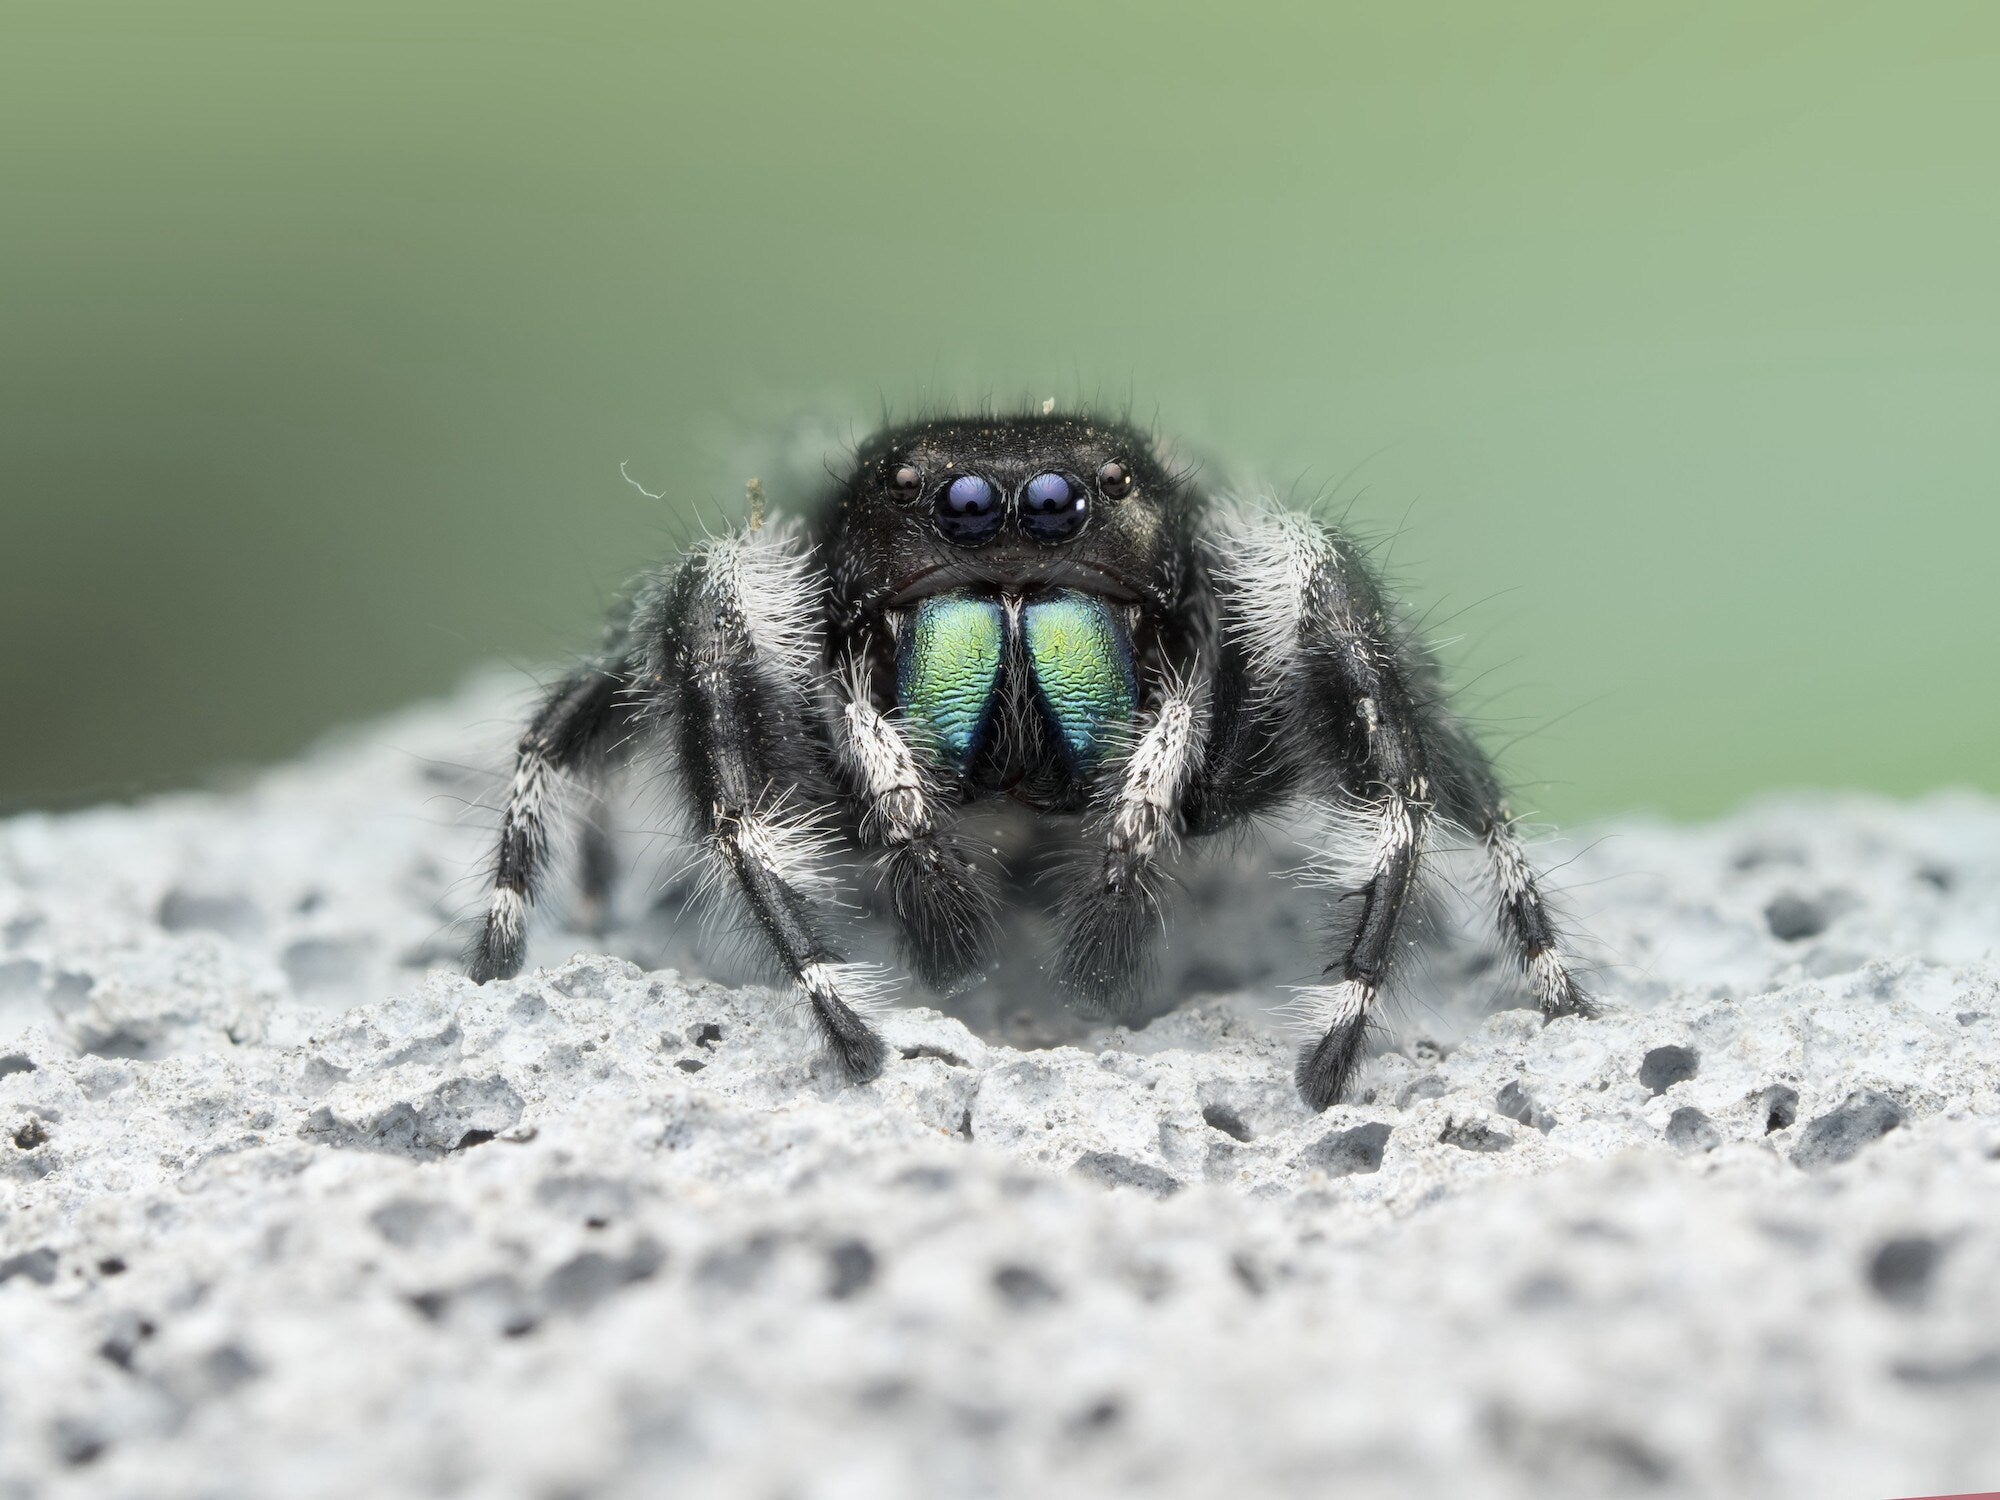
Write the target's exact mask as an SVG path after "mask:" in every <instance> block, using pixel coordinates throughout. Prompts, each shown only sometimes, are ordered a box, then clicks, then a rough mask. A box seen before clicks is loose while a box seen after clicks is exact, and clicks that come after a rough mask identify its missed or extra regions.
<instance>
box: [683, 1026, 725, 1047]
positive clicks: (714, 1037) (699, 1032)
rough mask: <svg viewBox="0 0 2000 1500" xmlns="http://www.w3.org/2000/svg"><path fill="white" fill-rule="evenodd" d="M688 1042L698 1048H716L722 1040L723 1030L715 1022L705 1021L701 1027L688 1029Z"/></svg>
mask: <svg viewBox="0 0 2000 1500" xmlns="http://www.w3.org/2000/svg"><path fill="white" fill-rule="evenodd" d="M688 1040H689V1041H691V1042H693V1043H694V1044H695V1045H696V1046H697V1047H710V1048H712V1047H714V1046H715V1044H716V1043H717V1042H719V1041H721V1040H722V1028H721V1027H720V1026H718V1025H716V1024H715V1022H713V1021H703V1022H702V1023H701V1024H700V1025H699V1026H690V1027H689V1028H688Z"/></svg>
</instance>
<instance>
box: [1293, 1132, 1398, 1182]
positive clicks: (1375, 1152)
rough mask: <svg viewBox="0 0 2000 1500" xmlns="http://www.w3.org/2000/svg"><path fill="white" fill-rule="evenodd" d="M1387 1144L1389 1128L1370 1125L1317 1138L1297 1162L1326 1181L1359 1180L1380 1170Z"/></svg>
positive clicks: (1301, 1153)
mask: <svg viewBox="0 0 2000 1500" xmlns="http://www.w3.org/2000/svg"><path fill="white" fill-rule="evenodd" d="M1388 1144H1389V1127H1388V1126H1387V1125H1384V1124H1381V1123H1380V1122H1377V1121H1371V1122H1370V1123H1368V1124H1366V1125H1355V1126H1352V1127H1351V1128H1349V1129H1347V1130H1336V1131H1333V1132H1331V1133H1330V1134H1327V1135H1323V1136H1321V1137H1320V1138H1319V1139H1318V1140H1317V1141H1315V1142H1313V1144H1312V1145H1310V1146H1308V1147H1306V1149H1305V1150H1304V1151H1302V1152H1300V1153H1299V1160H1300V1161H1302V1162H1304V1163H1305V1164H1306V1165H1307V1166H1313V1167H1318V1168H1319V1169H1320V1170H1321V1171H1323V1172H1325V1173H1326V1175H1327V1176H1329V1177H1360V1176H1365V1175H1366V1174H1368V1173H1370V1172H1379V1171H1381V1170H1382V1150H1383V1148H1384V1147H1385V1146H1387V1145H1388Z"/></svg>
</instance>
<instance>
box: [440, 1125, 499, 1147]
mask: <svg viewBox="0 0 2000 1500" xmlns="http://www.w3.org/2000/svg"><path fill="white" fill-rule="evenodd" d="M498 1139H499V1132H497V1131H492V1130H468V1131H466V1132H465V1134H464V1135H462V1136H460V1137H459V1138H458V1144H457V1145H456V1146H453V1147H452V1148H451V1149H452V1150H454V1151H470V1150H471V1149H472V1148H473V1147H474V1146H483V1145H485V1144H486V1143H487V1142H488V1141H492V1140H498Z"/></svg>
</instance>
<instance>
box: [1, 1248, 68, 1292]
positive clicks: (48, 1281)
mask: <svg viewBox="0 0 2000 1500" xmlns="http://www.w3.org/2000/svg"><path fill="white" fill-rule="evenodd" d="M57 1264H58V1262H57V1260H56V1253H55V1251H53V1250H51V1249H49V1247H48V1246H47V1245H43V1246H40V1247H39V1248H37V1249H34V1250H23V1251H22V1252H21V1253H20V1254H19V1255H10V1256H8V1257H7V1258H6V1259H5V1260H0V1286H4V1285H6V1284H7V1283H8V1282H10V1281H12V1280H13V1279H14V1278H15V1277H16V1276H22V1277H26V1278H27V1279H28V1280H29V1281H32V1282H34V1284H35V1285H36V1286H50V1285H52V1284H53V1283H54V1282H55V1279H56V1266H57Z"/></svg>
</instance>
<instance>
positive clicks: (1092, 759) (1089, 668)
mask: <svg viewBox="0 0 2000 1500" xmlns="http://www.w3.org/2000/svg"><path fill="white" fill-rule="evenodd" d="M1021 639H1022V644H1023V645H1025V646H1026V647H1027V652H1028V663H1029V665H1030V666H1032V667H1033V668H1034V672H1035V689H1036V692H1037V694H1038V695H1039V696H1040V698H1041V700H1042V707H1043V709H1044V710H1046V711H1047V713H1048V716H1049V719H1050V722H1051V723H1052V724H1053V725H1054V726H1055V730H1056V733H1057V735H1058V736H1059V737H1060V738H1061V740H1062V744H1063V748H1064V749H1065V750H1066V751H1067V752H1068V755H1069V759H1070V763H1071V765H1072V766H1074V767H1075V768H1076V769H1078V770H1081V771H1087V770H1089V769H1090V768H1091V767H1092V766H1094V765H1096V763H1097V762H1098V761H1099V760H1100V759H1101V758H1102V757H1103V755H1104V752H1105V750H1106V749H1108V748H1109V746H1110V744H1111V742H1112V740H1113V738H1114V737H1115V735H1116V734H1117V731H1118V730H1119V729H1120V728H1122V727H1123V726H1124V725H1125V724H1127V723H1129V722H1130V721H1131V718H1132V711H1133V709H1134V708H1135V707H1136V705H1137V703H1138V699H1139V685H1138V682H1137V680H1136V679H1135V678H1134V676H1133V672H1132V643H1131V642H1130V640H1128V639H1127V638H1126V635H1125V631H1124V628H1123V627H1122V626H1121V625H1120V624H1119V623H1118V620H1117V618H1116V617H1115V616H1114V615H1113V614H1112V613H1111V610H1110V608H1109V607H1108V606H1107V605H1106V604H1105V603H1104V601H1103V600H1101V599H1093V598H1091V597H1089V596H1088V595H1086V594H1072V593H1061V594H1057V595H1056V596H1055V597H1054V598H1052V599H1047V600H1043V601H1041V602H1039V603H1035V604H1030V605H1029V606H1028V607H1027V608H1026V609H1024V610H1022V611H1021Z"/></svg>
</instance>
